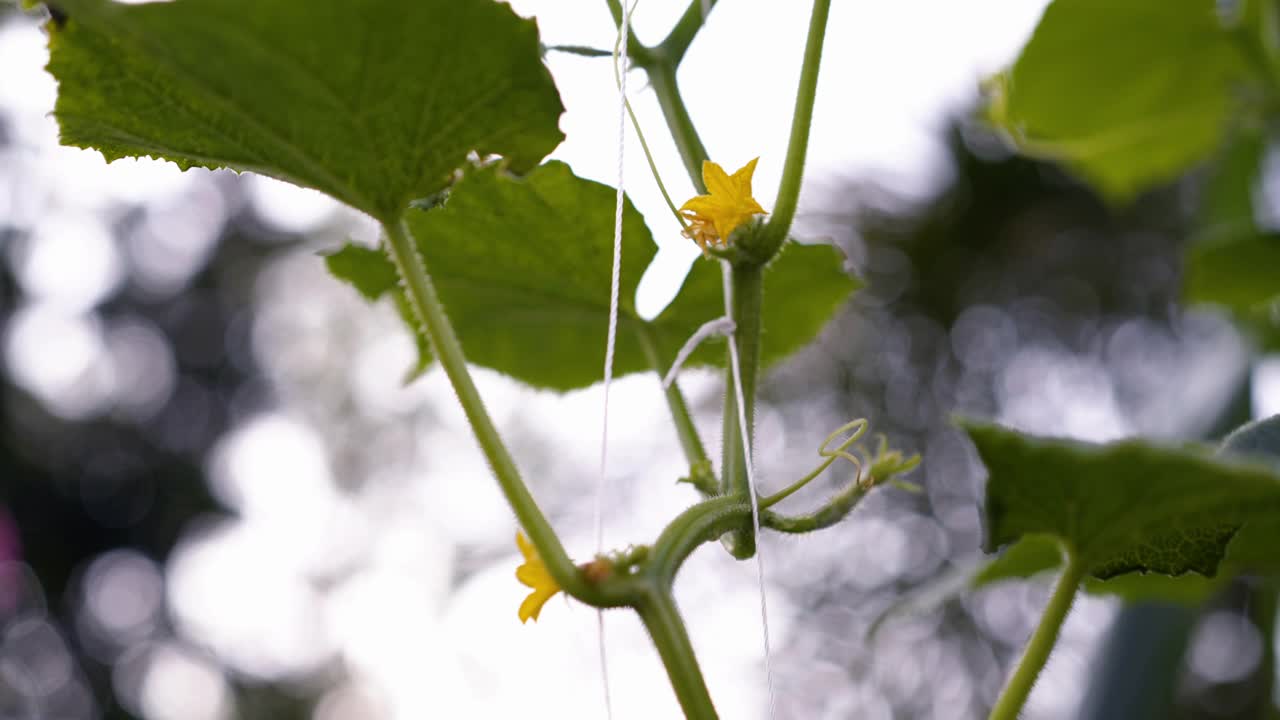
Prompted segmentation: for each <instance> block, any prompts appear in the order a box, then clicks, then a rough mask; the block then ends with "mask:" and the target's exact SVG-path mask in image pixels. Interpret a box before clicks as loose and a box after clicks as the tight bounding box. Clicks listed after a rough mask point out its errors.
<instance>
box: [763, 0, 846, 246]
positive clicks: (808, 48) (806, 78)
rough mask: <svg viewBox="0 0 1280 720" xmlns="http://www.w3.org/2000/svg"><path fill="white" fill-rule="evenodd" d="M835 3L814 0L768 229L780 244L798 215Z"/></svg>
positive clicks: (769, 235) (769, 233) (768, 232)
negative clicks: (805, 162)
mask: <svg viewBox="0 0 1280 720" xmlns="http://www.w3.org/2000/svg"><path fill="white" fill-rule="evenodd" d="M830 9H831V0H814V2H813V14H812V15H811V16H810V17H809V37H808V40H807V41H806V42H805V47H804V65H803V66H802V67H801V69H800V86H799V88H798V89H797V91H796V107H795V110H794V111H793V112H792V115H791V140H790V141H789V142H788V144H787V159H786V162H785V164H784V165H783V166H782V182H781V184H780V185H779V186H778V199H777V200H776V201H775V202H774V204H773V214H772V215H770V216H769V222H768V224H767V225H766V226H765V232H766V234H767V235H768V237H770V238H771V239H773V240H774V241H775V242H776V244H777V245H779V246H780V245H781V242H782V240H784V239H785V238H786V236H787V233H788V232H790V231H791V222H792V221H793V220H794V219H795V216H796V203H797V202H798V200H799V197H800V180H801V176H802V175H803V174H804V161H805V156H806V155H807V154H808V150H809V126H810V124H811V123H812V120H813V101H814V98H815V97H817V89H818V67H819V65H820V64H821V62H822V43H823V40H824V38H825V37H826V34H827V15H828V14H829V11H830Z"/></svg>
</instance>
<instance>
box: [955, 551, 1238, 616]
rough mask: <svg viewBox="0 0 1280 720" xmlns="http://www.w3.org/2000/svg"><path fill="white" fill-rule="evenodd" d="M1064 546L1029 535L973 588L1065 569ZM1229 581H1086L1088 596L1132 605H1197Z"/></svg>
mask: <svg viewBox="0 0 1280 720" xmlns="http://www.w3.org/2000/svg"><path fill="white" fill-rule="evenodd" d="M1062 559H1063V558H1062V545H1061V543H1060V542H1059V541H1058V539H1057V538H1055V537H1053V536H1052V535H1040V534H1034V535H1026V536H1024V537H1022V539H1020V540H1018V541H1017V542H1015V543H1013V544H1012V545H1010V546H1009V547H1008V548H1006V549H1005V551H1004V552H1003V553H1001V554H1000V556H999V557H997V558H995V559H994V560H991V561H990V562H988V563H986V564H985V565H983V566H981V567H980V568H979V569H978V570H977V571H976V572H974V573H973V574H972V575H971V583H970V585H971V586H972V587H975V588H977V587H984V586H987V585H990V584H993V583H997V582H1001V581H1004V580H1020V579H1025V578H1029V577H1033V576H1036V575H1039V574H1041V573H1045V572H1050V571H1053V570H1057V569H1058V568H1060V567H1061V566H1062ZM1226 579H1227V578H1225V577H1223V576H1222V575H1220V576H1219V577H1217V578H1207V577H1204V576H1203V575H1197V574H1196V573H1190V572H1189V573H1184V574H1182V575H1179V576H1177V577H1171V576H1169V575H1162V574H1160V573H1155V572H1129V573H1125V574H1123V575H1117V576H1115V577H1110V578H1107V579H1106V580H1100V579H1098V578H1096V577H1091V578H1087V579H1086V580H1085V582H1084V589H1085V591H1086V592H1088V593H1090V594H1093V595H1112V596H1115V597H1119V598H1121V599H1123V600H1127V601H1129V602H1134V601H1138V600H1162V601H1165V602H1176V603H1180V604H1183V605H1197V604H1199V603H1200V602H1202V601H1204V599H1205V598H1207V597H1209V596H1210V595H1211V594H1212V593H1213V592H1214V591H1215V590H1216V589H1217V588H1219V587H1221V586H1222V584H1223V583H1224V582H1225V580H1226Z"/></svg>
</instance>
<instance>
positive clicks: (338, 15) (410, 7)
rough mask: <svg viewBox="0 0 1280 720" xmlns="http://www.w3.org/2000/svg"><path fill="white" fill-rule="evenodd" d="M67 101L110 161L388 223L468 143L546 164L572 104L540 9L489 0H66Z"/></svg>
mask: <svg viewBox="0 0 1280 720" xmlns="http://www.w3.org/2000/svg"><path fill="white" fill-rule="evenodd" d="M57 6H58V8H59V9H60V10H61V11H62V12H63V13H65V14H66V15H67V16H68V19H67V20H66V21H65V22H62V23H58V24H56V25H55V26H53V27H52V29H51V39H50V46H51V56H50V61H49V70H50V71H51V72H52V73H53V75H54V77H56V78H57V79H58V83H59V91H58V100H57V105H56V107H55V110H54V114H55V115H56V117H57V119H58V123H59V125H60V127H61V130H62V141H63V142H64V143H66V144H69V145H76V146H80V147H91V148H97V149H99V150H101V151H102V153H103V155H104V156H106V158H107V159H108V160H112V159H115V158H118V157H123V156H143V155H150V156H154V157H160V158H166V159H169V160H173V161H175V162H177V163H178V164H179V165H180V166H182V167H184V168H185V167H189V166H193V165H199V166H205V167H231V168H235V169H237V170H253V171H257V172H261V173H264V174H267V175H272V176H274V177H278V178H281V179H284V180H287V181H289V182H292V183H295V184H298V185H303V186H306V187H312V188H316V189H318V190H321V191H323V192H325V193H328V194H329V195H332V196H333V197H335V198H337V199H339V200H341V201H343V202H345V203H347V204H348V205H351V206H353V207H356V208H359V209H360V210H364V211H365V212H368V213H369V214H371V215H373V216H374V217H376V218H378V219H379V220H382V221H384V222H389V221H394V219H395V218H397V217H399V215H400V214H401V213H402V212H403V210H404V209H405V207H406V206H407V205H408V203H409V201H410V200H411V199H412V198H415V197H422V196H426V195H429V194H432V193H435V192H437V191H439V190H440V189H442V188H443V187H445V186H446V185H447V184H448V182H449V180H450V177H451V174H452V172H453V171H454V169H455V168H457V167H459V166H460V165H462V164H463V162H464V160H465V158H466V156H467V153H469V152H472V151H475V152H479V153H480V154H481V155H486V154H491V153H492V154H499V155H503V156H504V157H505V158H506V160H507V162H508V163H509V165H510V166H511V167H512V168H514V169H518V170H526V169H529V168H531V167H533V166H535V165H536V164H537V163H538V162H539V161H540V160H541V159H542V157H543V156H545V155H546V154H547V153H548V152H550V151H551V150H552V149H553V148H554V147H555V146H556V145H557V144H558V143H559V142H560V140H561V139H562V138H563V135H562V134H561V133H560V130H559V128H558V122H559V116H560V113H561V112H562V110H563V107H562V105H561V103H560V97H559V94H558V93H557V92H556V89H555V85H554V84H553V82H552V80H551V75H550V73H549V72H548V71H547V69H546V67H545V66H544V65H543V64H542V62H541V61H540V59H539V47H538V31H537V27H536V25H535V24H534V22H533V21H532V20H525V19H522V18H520V17H518V16H516V15H515V13H514V12H512V10H511V8H510V7H508V6H507V5H505V4H500V3H497V2H494V1H493V0H413V1H412V2H406V1H405V0H309V1H308V2H305V3H297V2H286V1H285V0H177V1H176V2H169V3H152V4H145V5H124V4H119V3H115V2H107V1H106V0H58V2H57Z"/></svg>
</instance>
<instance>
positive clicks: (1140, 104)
mask: <svg viewBox="0 0 1280 720" xmlns="http://www.w3.org/2000/svg"><path fill="white" fill-rule="evenodd" d="M1253 81H1254V80H1253V78H1252V77H1251V75H1250V71H1249V66H1248V63H1247V62H1246V60H1245V58H1244V57H1243V55H1242V53H1241V52H1240V51H1239V49H1238V47H1237V45H1235V44H1234V40H1233V38H1232V36H1231V35H1230V33H1229V31H1228V30H1226V29H1225V28H1224V27H1223V26H1222V23H1221V21H1220V20H1219V18H1218V15H1217V11H1216V3H1215V2H1214V0H1179V1H1177V2H1170V1H1169V0H1128V1H1127V2H1113V1H1112V0H1055V1H1054V2H1053V3H1052V4H1050V5H1049V7H1048V8H1047V9H1046V10H1045V13H1044V17H1043V18H1042V19H1041V21H1040V24H1039V25H1038V26H1037V27H1036V30H1035V32H1034V34H1033V35H1032V37H1031V40H1030V41H1029V42H1028V43H1027V46H1026V47H1025V48H1024V49H1023V51H1022V54H1021V55H1020V56H1019V57H1018V59H1017V61H1016V62H1015V63H1014V65H1013V67H1012V68H1011V69H1010V70H1009V71H1008V72H1007V73H1006V74H1005V75H1004V76H1002V77H1001V78H1000V79H999V80H998V81H997V82H996V84H995V88H994V89H995V92H996V96H995V97H994V99H993V102H992V108H991V116H992V119H993V120H994V121H995V122H996V123H997V124H999V125H1001V126H1003V128H1004V129H1005V130H1007V131H1008V132H1010V133H1011V134H1012V135H1013V136H1014V138H1015V139H1016V140H1017V141H1018V142H1019V143H1020V144H1021V145H1022V146H1023V148H1024V149H1025V150H1026V151H1028V152H1030V153H1032V154H1037V155H1043V156H1047V157H1051V158H1055V159H1059V160H1061V161H1063V162H1064V163H1065V164H1067V165H1068V166H1070V167H1071V168H1073V169H1075V170H1076V171H1077V172H1079V173H1080V174H1081V175H1083V176H1084V177H1085V178H1087V179H1088V180H1090V181H1092V182H1093V183H1095V184H1096V185H1097V186H1098V188H1099V189H1100V190H1102V191H1103V192H1104V193H1105V194H1107V195H1109V196H1110V197H1112V198H1114V199H1116V200H1119V201H1124V200H1127V199H1129V198H1131V197H1133V196H1134V195H1135V194H1136V193H1138V192H1140V191H1142V190H1144V189H1146V188H1148V187H1151V186H1152V185H1155V184H1158V183H1162V182H1167V181H1170V180H1173V179H1174V178H1176V177H1178V176H1179V175H1180V174H1181V173H1183V172H1184V171H1185V170H1187V169H1188V168H1190V167H1191V166H1192V165H1194V164H1195V163H1198V162H1200V161H1201V160H1203V159H1205V158H1206V157H1208V156H1209V154H1210V153H1212V152H1213V150H1214V149H1215V148H1216V147H1217V146H1218V145H1219V142H1220V140H1221V138H1222V135H1223V131H1224V127H1225V125H1226V123H1227V121H1228V120H1230V119H1231V118H1232V116H1233V113H1234V112H1235V111H1236V109H1237V103H1236V100H1235V98H1236V97H1237V96H1238V95H1239V90H1240V86H1241V85H1242V84H1245V83H1249V82H1253Z"/></svg>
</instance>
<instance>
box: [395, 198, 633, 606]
mask: <svg viewBox="0 0 1280 720" xmlns="http://www.w3.org/2000/svg"><path fill="white" fill-rule="evenodd" d="M384 230H385V231H386V233H387V253H388V255H389V256H390V257H391V261H392V262H393V263H394V264H395V266H396V268H397V270H398V271H399V273H400V279H401V281H402V283H403V284H404V289H405V294H406V296H407V297H408V300H409V304H410V306H411V307H412V308H413V311H414V314H415V315H416V316H417V318H418V321H419V322H420V323H421V325H422V328H423V329H424V330H425V332H426V335H427V337H428V338H429V339H430V341H431V350H432V352H434V353H435V356H436V358H438V359H439V360H440V365H441V367H443V368H444V372H445V374H446V375H447V376H448V377H449V382H450V384H452V385H453V390H454V392H455V393H456V394H457V395H458V402H459V403H461V404H462V409H463V412H465V413H466V416H467V422H468V423H469V424H470V425H471V429H472V432H474V433H475V436H476V440H477V441H478V442H479V443H480V449H481V450H482V451H483V452H484V456H485V458H486V459H487V460H488V461H489V467H490V468H491V469H492V470H493V474H494V476H495V477H497V479H498V485H499V486H501V488H502V494H503V495H505V496H506V499H507V503H508V504H509V505H511V509H512V510H514V511H515V514H516V518H517V519H518V520H519V521H520V525H521V526H522V527H523V528H524V531H525V533H526V534H527V535H528V536H529V540H530V541H531V542H532V543H533V545H534V547H536V548H537V549H538V555H539V556H541V558H542V561H543V562H544V563H545V564H546V566H547V570H549V571H550V572H551V576H552V577H554V578H555V580H556V582H557V583H558V584H559V585H560V587H561V588H564V590H565V592H567V593H569V594H570V595H572V596H574V597H576V598H578V599H579V600H582V601H583V602H586V603H588V604H591V605H604V604H616V603H617V602H618V599H617V598H608V597H606V596H604V594H603V593H602V592H601V590H600V588H599V587H598V586H595V585H592V584H590V583H588V582H587V581H586V580H585V578H583V576H582V575H581V573H580V572H579V571H578V568H577V567H576V566H575V565H574V564H573V561H572V560H570V559H569V555H568V554H567V553H566V552H565V550H564V546H563V545H562V544H561V543H560V538H559V537H558V536H557V535H556V533H555V530H554V529H552V527H551V523H549V522H547V518H546V516H545V515H543V514H542V510H541V509H540V508H539V507H538V504H537V502H536V501H534V499H533V495H532V494H530V493H529V488H528V487H526V486H525V484H524V481H523V480H522V479H521V478H520V471H519V470H517V469H516V465H515V462H514V461H513V460H512V459H511V454H510V453H509V452H507V448H506V446H505V445H504V444H503V442H502V436H501V435H500V434H499V433H498V430H497V428H496V427H494V424H493V420H492V419H490V417H489V413H488V411H487V410H485V407H484V401H483V400H481V398H480V393H479V391H477V390H476V386H475V383H474V382H473V381H472V380H471V373H470V372H469V371H468V370H467V360H466V358H465V357H464V356H463V354H462V346H461V345H460V344H459V342H458V337H457V335H455V334H454V332H453V326H452V325H451V324H450V323H449V318H448V316H447V315H446V314H445V311H444V306H443V305H442V304H441V303H440V298H439V296H438V295H436V289H435V285H434V284H433V283H432V282H431V276H430V275H429V274H428V273H427V267H426V264H425V263H424V262H423V259H422V257H421V256H420V255H419V254H418V251H417V248H416V247H415V246H414V242H413V238H412V236H411V235H410V233H409V228H408V227H407V226H406V225H405V223H404V222H403V221H396V222H393V223H387V224H386V225H384Z"/></svg>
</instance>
